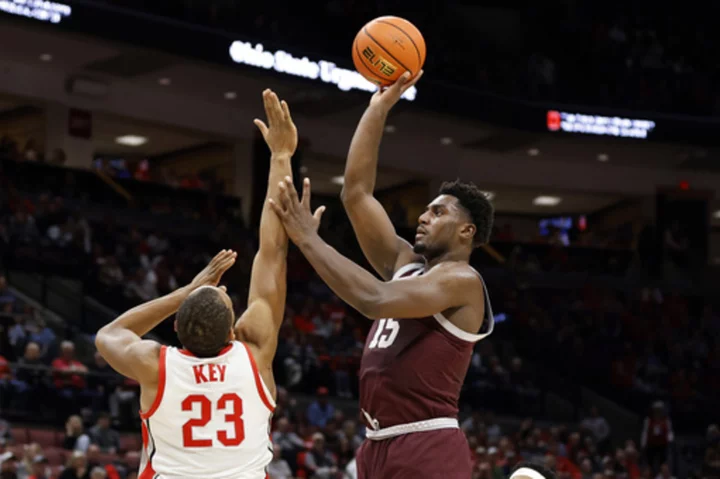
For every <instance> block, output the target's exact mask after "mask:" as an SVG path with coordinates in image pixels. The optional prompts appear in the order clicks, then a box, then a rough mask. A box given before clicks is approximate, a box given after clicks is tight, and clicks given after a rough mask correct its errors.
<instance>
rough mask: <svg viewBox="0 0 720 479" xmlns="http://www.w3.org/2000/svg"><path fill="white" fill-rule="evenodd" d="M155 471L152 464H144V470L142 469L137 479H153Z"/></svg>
mask: <svg viewBox="0 0 720 479" xmlns="http://www.w3.org/2000/svg"><path fill="white" fill-rule="evenodd" d="M155 474H156V472H155V469H153V467H152V464H150V463H149V462H148V463H147V464H145V468H143V470H142V472H141V473H140V475H139V476H138V479H153V477H155Z"/></svg>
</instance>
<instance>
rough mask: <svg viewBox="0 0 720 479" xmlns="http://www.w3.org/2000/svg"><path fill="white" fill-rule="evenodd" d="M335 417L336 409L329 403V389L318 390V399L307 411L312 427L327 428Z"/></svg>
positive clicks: (320, 388) (321, 388)
mask: <svg viewBox="0 0 720 479" xmlns="http://www.w3.org/2000/svg"><path fill="white" fill-rule="evenodd" d="M334 416H335V408H334V407H333V405H332V404H330V403H329V402H328V389H327V388H326V387H324V386H323V387H319V388H318V390H317V399H316V400H315V401H313V402H312V403H310V405H309V406H308V410H307V418H308V422H309V423H310V425H311V426H315V427H320V428H322V427H325V425H326V424H327V423H328V421H330V420H331V419H332V418H333V417H334Z"/></svg>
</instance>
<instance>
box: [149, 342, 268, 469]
mask: <svg viewBox="0 0 720 479" xmlns="http://www.w3.org/2000/svg"><path fill="white" fill-rule="evenodd" d="M159 371H160V372H159V383H158V391H157V397H156V398H155V402H154V403H153V405H152V407H151V408H150V410H149V411H147V412H145V413H141V414H140V416H141V418H142V438H143V457H142V461H141V464H140V473H139V477H138V479H188V478H192V479H200V478H203V479H265V478H266V476H267V474H266V471H265V468H266V467H267V465H268V464H269V463H270V461H271V460H272V457H273V452H272V443H271V441H270V419H271V417H272V413H273V410H274V409H275V402H274V401H273V399H272V396H271V395H270V392H269V391H268V389H267V387H266V386H265V384H264V383H263V380H262V378H261V377H260V374H259V373H258V369H257V365H256V364H255V360H254V359H253V357H252V354H251V353H250V350H249V349H248V348H247V346H245V344H243V343H241V342H237V341H233V342H232V343H231V344H230V345H228V346H227V347H226V348H225V349H223V350H222V351H221V352H220V354H219V355H218V356H216V357H213V358H198V357H195V356H194V355H193V354H192V353H190V352H188V351H186V350H184V349H177V348H172V347H167V346H163V347H162V348H161V350H160V366H159Z"/></svg>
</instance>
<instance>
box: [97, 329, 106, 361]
mask: <svg viewBox="0 0 720 479" xmlns="http://www.w3.org/2000/svg"><path fill="white" fill-rule="evenodd" d="M107 342H108V333H107V331H106V328H105V327H103V328H101V329H100V331H98V332H97V334H96V335H95V348H96V349H97V350H98V352H99V353H100V355H101V356H104V354H103V351H105V347H106V345H107Z"/></svg>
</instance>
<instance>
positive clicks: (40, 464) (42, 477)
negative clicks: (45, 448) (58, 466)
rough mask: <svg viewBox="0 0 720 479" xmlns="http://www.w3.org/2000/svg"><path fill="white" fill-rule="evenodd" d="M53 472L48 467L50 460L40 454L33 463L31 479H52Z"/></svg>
mask: <svg viewBox="0 0 720 479" xmlns="http://www.w3.org/2000/svg"><path fill="white" fill-rule="evenodd" d="M51 476H52V471H51V470H50V467H49V465H48V460H47V458H46V457H45V456H43V455H42V454H38V455H37V456H35V457H34V458H33V461H32V475H31V476H30V478H29V479H50V477H51Z"/></svg>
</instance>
